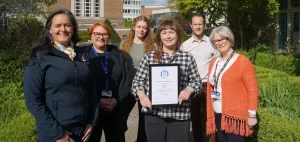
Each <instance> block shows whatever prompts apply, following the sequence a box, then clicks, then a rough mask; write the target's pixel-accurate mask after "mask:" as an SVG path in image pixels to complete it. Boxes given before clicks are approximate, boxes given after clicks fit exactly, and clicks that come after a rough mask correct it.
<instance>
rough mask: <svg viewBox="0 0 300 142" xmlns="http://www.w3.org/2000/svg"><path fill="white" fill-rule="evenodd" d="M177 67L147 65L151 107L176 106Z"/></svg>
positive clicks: (174, 65) (170, 65)
mask: <svg viewBox="0 0 300 142" xmlns="http://www.w3.org/2000/svg"><path fill="white" fill-rule="evenodd" d="M179 67H180V65H179V64H151V65H149V81H150V83H149V97H150V100H151V102H152V105H176V104H178V96H179V71H180V70H179Z"/></svg>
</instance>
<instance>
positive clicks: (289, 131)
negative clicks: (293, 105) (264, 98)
mask: <svg viewBox="0 0 300 142" xmlns="http://www.w3.org/2000/svg"><path fill="white" fill-rule="evenodd" d="M299 126H300V123H299V122H295V121H290V120H287V119H284V118H282V117H279V116H276V115H273V114H271V113H270V112H269V111H268V110H266V109H262V108H260V109H259V110H258V124H257V125H256V126H255V127H254V134H253V136H251V137H249V138H247V141H260V142H299V141H300V127H299Z"/></svg>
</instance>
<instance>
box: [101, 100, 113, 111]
mask: <svg viewBox="0 0 300 142" xmlns="http://www.w3.org/2000/svg"><path fill="white" fill-rule="evenodd" d="M99 106H100V108H101V109H102V110H104V111H110V109H109V106H110V100H109V98H107V99H106V98H101V99H100V102H99Z"/></svg>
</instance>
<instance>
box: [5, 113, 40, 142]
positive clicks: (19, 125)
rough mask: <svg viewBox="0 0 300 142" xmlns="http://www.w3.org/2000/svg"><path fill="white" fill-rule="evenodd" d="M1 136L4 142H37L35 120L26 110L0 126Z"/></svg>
mask: <svg viewBox="0 0 300 142" xmlns="http://www.w3.org/2000/svg"><path fill="white" fill-rule="evenodd" d="M0 138H1V141H4V142H25V141H26V142H37V141H38V140H37V135H36V127H35V121H34V118H33V117H32V115H31V114H30V113H29V112H28V111H26V112H24V113H22V114H21V115H19V116H17V117H11V118H10V121H8V122H7V123H4V124H3V125H2V126H1V127H0Z"/></svg>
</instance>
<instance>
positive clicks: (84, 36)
mask: <svg viewBox="0 0 300 142" xmlns="http://www.w3.org/2000/svg"><path fill="white" fill-rule="evenodd" d="M78 36H79V38H80V42H87V41H88V40H90V36H89V32H88V31H78Z"/></svg>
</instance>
